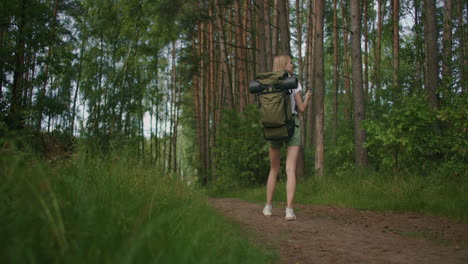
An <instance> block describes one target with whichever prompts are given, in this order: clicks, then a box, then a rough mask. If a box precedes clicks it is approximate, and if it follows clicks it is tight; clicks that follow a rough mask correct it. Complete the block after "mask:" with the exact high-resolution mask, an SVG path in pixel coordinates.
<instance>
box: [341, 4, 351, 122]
mask: <svg viewBox="0 0 468 264" xmlns="http://www.w3.org/2000/svg"><path fill="white" fill-rule="evenodd" d="M347 10H348V6H347V1H346V0H343V1H342V3H341V12H342V20H343V28H344V29H343V42H344V43H343V57H344V67H343V68H344V69H343V71H344V90H345V109H344V115H345V116H344V117H345V120H346V123H348V122H349V120H350V119H351V117H350V116H351V114H350V108H351V107H350V104H351V103H350V98H349V96H350V94H351V77H350V76H349V71H350V65H349V64H350V63H349V51H348V47H349V46H348V45H349V40H348V33H349V28H348V26H349V25H348V15H347V13H346V11H347Z"/></svg>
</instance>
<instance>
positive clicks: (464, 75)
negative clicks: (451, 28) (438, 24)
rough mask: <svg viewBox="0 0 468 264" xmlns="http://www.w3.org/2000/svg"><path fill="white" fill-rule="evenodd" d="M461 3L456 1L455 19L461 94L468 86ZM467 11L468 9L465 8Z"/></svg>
mask: <svg viewBox="0 0 468 264" xmlns="http://www.w3.org/2000/svg"><path fill="white" fill-rule="evenodd" d="M463 2H464V3H465V4H466V1H463V0H458V4H457V18H458V42H459V55H458V56H459V57H460V59H459V65H460V68H461V69H460V72H461V89H462V92H465V90H466V87H467V86H468V74H467V69H466V65H468V56H467V54H466V51H467V47H466V43H465V34H466V33H465V25H466V19H464V18H463V14H464V12H463ZM465 9H468V8H465Z"/></svg>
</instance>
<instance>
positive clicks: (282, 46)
mask: <svg viewBox="0 0 468 264" xmlns="http://www.w3.org/2000/svg"><path fill="white" fill-rule="evenodd" d="M278 8H279V14H278V16H279V19H278V21H279V24H278V29H279V33H278V50H277V52H278V55H282V54H285V55H290V54H291V47H290V44H289V42H290V39H291V37H290V34H289V1H280V3H279V5H278Z"/></svg>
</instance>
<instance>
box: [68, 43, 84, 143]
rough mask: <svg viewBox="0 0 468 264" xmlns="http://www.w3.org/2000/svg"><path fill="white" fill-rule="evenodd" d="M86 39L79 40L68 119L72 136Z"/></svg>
mask: <svg viewBox="0 0 468 264" xmlns="http://www.w3.org/2000/svg"><path fill="white" fill-rule="evenodd" d="M85 43H86V41H85V40H84V39H82V40H81V47H80V59H79V60H80V61H79V62H78V63H79V64H78V77H77V78H76V87H75V95H74V96H73V109H72V116H71V121H70V136H73V132H74V129H75V116H76V101H77V99H78V91H79V90H80V84H81V72H82V67H81V66H82V64H83V53H84V47H85Z"/></svg>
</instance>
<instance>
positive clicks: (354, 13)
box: [351, 0, 367, 167]
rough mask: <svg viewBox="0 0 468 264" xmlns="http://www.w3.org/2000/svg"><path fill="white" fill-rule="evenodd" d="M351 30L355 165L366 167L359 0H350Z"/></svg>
mask: <svg viewBox="0 0 468 264" xmlns="http://www.w3.org/2000/svg"><path fill="white" fill-rule="evenodd" d="M351 32H352V35H351V55H352V63H353V67H352V72H353V98H354V144H355V156H356V165H358V166H359V167H367V150H366V149H365V148H364V142H365V141H366V131H365V130H364V129H363V128H362V124H361V123H362V121H363V120H364V119H366V112H365V108H364V94H363V89H362V52H361V8H360V5H359V0H351Z"/></svg>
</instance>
